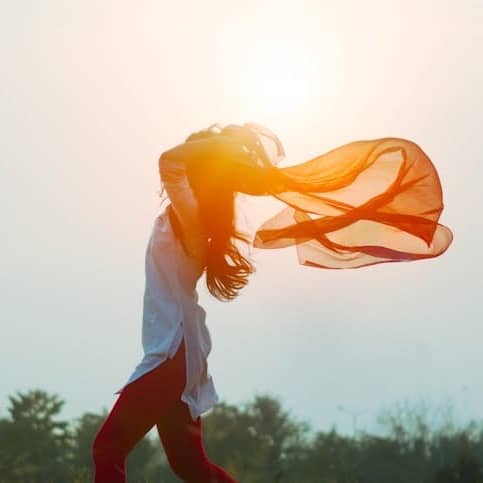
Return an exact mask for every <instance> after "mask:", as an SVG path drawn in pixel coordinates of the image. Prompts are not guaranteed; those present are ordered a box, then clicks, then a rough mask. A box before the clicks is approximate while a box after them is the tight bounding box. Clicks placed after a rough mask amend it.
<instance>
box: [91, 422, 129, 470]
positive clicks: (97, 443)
mask: <svg viewBox="0 0 483 483" xmlns="http://www.w3.org/2000/svg"><path fill="white" fill-rule="evenodd" d="M116 443H118V442H117V441H116V440H115V439H114V438H111V437H109V435H108V433H107V431H103V430H102V428H101V430H99V431H98V432H97V434H96V435H95V437H94V441H93V442H92V447H91V454H92V459H93V460H94V463H100V462H106V461H114V460H119V459H122V458H124V456H125V455H124V452H123V451H122V448H121V447H120V446H119V445H118V444H116Z"/></svg>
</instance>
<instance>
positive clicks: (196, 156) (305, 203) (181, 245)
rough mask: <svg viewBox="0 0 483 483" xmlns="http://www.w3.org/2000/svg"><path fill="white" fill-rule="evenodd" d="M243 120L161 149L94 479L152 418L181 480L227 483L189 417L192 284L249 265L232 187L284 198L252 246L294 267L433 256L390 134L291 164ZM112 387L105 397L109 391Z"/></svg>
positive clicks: (199, 364) (233, 280) (195, 361)
mask: <svg viewBox="0 0 483 483" xmlns="http://www.w3.org/2000/svg"><path fill="white" fill-rule="evenodd" d="M283 156H284V151H283V147H282V145H281V143H280V141H279V139H278V138H277V137H276V136H275V134H273V133H272V132H271V131H270V130H268V129H266V128H264V127H262V126H259V125H255V124H245V125H243V126H237V125H229V126H227V127H225V128H223V129H220V128H219V127H217V126H211V127H210V128H208V129H205V130H203V131H200V132H198V133H194V134H192V135H191V136H189V137H188V139H187V140H186V141H185V142H184V143H182V144H180V145H178V146H176V147H174V148H173V149H170V150H168V151H165V152H164V153H163V154H162V155H161V157H160V161H159V174H160V178H161V183H162V184H163V185H164V188H165V189H166V192H167V194H168V196H169V199H170V201H171V203H170V205H168V207H167V208H166V209H165V210H164V211H163V212H162V213H161V214H160V215H159V216H158V217H157V218H156V220H155V222H154V226H153V230H152V233H151V238H150V241H149V244H148V247H147V251H146V288H145V294H144V307H143V331H142V343H143V348H144V353H145V355H144V358H143V360H142V361H141V363H140V364H139V365H138V366H137V367H136V368H135V370H134V372H133V373H132V375H131V376H130V378H129V379H128V381H127V382H126V384H125V385H124V386H123V388H121V389H120V390H119V391H117V393H119V394H120V395H119V397H118V399H117V401H116V403H115V404H114V406H113V408H112V409H111V411H110V413H109V415H108V417H107V418H106V420H105V421H104V423H103V425H102V426H101V428H100V429H99V431H98V433H97V434H96V437H95V440H94V444H93V458H94V462H95V482H96V483H100V482H103V483H107V482H109V483H110V482H124V481H125V477H126V476H125V466H124V460H125V458H126V456H127V454H128V453H129V452H130V451H131V450H132V448H133V447H134V446H135V445H136V443H137V442H138V441H139V440H140V439H141V438H142V437H143V436H144V435H145V434H146V433H147V432H148V431H149V430H150V429H151V428H152V427H153V426H154V425H156V427H157V430H158V434H159V437H160V439H161V442H162V444H163V447H164V450H165V452H166V455H167V458H168V461H169V463H170V465H171V468H172V469H173V471H174V472H175V473H176V474H177V475H178V476H179V477H180V478H181V479H182V480H184V481H187V482H234V481H236V480H235V478H234V477H233V476H231V475H229V474H228V473H227V472H226V471H225V470H223V469H222V468H221V467H220V466H218V465H216V464H215V463H213V462H211V461H209V460H208V458H207V456H206V453H205V450H204V447H203V441H202V432H201V414H202V413H204V412H206V411H207V410H209V409H210V408H212V407H213V406H214V405H215V404H216V403H217V402H218V395H217V393H216V391H215V388H214V385H213V380H212V377H211V375H209V373H208V370H207V357H208V354H209V353H210V350H211V339H210V335H209V331H208V328H207V326H206V324H205V317H206V313H205V311H204V309H203V308H202V307H201V306H200V305H199V304H198V295H197V291H196V284H197V281H198V280H199V278H200V277H201V275H202V274H203V273H205V274H206V284H207V287H208V290H209V292H210V293H211V294H212V295H213V296H214V297H216V298H218V299H219V300H225V301H229V300H232V299H234V298H235V297H236V296H237V295H238V293H239V291H240V290H241V289H242V288H243V287H244V286H245V285H246V284H247V282H248V277H249V275H250V274H251V273H253V271H254V266H253V264H252V262H251V261H250V260H249V259H247V258H246V257H245V256H244V255H242V254H241V253H240V251H239V249H238V247H237V246H236V244H235V242H236V240H239V241H244V242H246V243H250V239H249V236H248V235H247V234H244V233H240V232H239V231H237V229H236V223H235V216H234V199H235V196H236V193H238V192H241V193H247V194H251V195H258V196H260V195H273V196H276V197H277V198H278V199H280V200H282V201H284V202H285V203H286V204H287V207H286V208H285V209H284V210H282V211H281V212H280V213H279V214H277V215H276V216H274V217H273V218H271V219H269V220H268V221H266V222H265V223H263V224H262V226H261V227H260V228H259V230H257V232H256V236H255V240H254V243H253V244H254V246H255V247H260V248H279V247H286V246H290V245H295V246H296V249H297V254H298V258H299V263H301V264H303V265H307V266H314V267H323V268H355V267H362V266H366V265H371V264H375V263H382V262H392V261H403V260H418V259H422V258H431V257H435V256H438V255H440V254H441V253H443V252H444V251H445V250H446V248H447V247H448V246H449V244H450V243H451V240H452V233H451V231H450V230H449V229H448V228H446V227H444V226H443V225H440V224H439V223H438V220H439V216H440V214H441V211H442V208H443V204H442V193H441V186H440V183H439V179H438V176H437V173H436V171H435V169H434V166H433V164H432V163H431V161H430V160H429V158H428V157H427V156H426V155H425V154H424V153H423V151H422V150H421V149H420V148H419V147H418V146H417V145H416V144H414V143H412V142H411V141H408V140H404V139H398V138H384V139H376V140H371V141H356V142H353V143H349V144H346V145H344V146H341V147H339V148H336V149H334V150H332V151H330V152H328V153H325V154H323V155H321V156H319V157H316V158H314V159H312V160H310V161H307V162H305V163H301V164H298V165H295V166H290V167H285V168H278V167H276V164H277V163H278V162H279V161H280V160H281V159H282V158H283ZM117 393H116V394H117Z"/></svg>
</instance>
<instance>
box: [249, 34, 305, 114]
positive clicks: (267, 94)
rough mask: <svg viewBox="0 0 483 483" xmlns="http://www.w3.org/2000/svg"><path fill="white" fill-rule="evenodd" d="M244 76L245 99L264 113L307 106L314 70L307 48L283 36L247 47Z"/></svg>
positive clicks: (291, 110)
mask: <svg viewBox="0 0 483 483" xmlns="http://www.w3.org/2000/svg"><path fill="white" fill-rule="evenodd" d="M245 52H246V53H247V54H246V56H247V58H246V59H245V62H243V79H241V82H242V85H241V88H242V91H243V102H244V103H245V105H247V106H248V107H249V109H250V110H251V111H252V112H253V111H255V112H256V113H258V114H260V115H268V116H270V115H276V114H282V113H290V112H293V111H295V110H298V109H303V107H304V105H305V104H306V102H308V100H309V98H310V93H311V90H312V89H311V84H312V79H313V78H314V75H313V74H314V73H313V72H312V69H311V64H310V62H309V55H308V51H307V49H306V48H304V46H303V45H301V44H296V43H294V42H292V41H290V42H288V41H287V40H285V39H283V37H282V38H281V39H278V40H275V39H274V40H271V41H269V42H266V43H264V45H263V46H260V45H254V46H251V48H246V51H245Z"/></svg>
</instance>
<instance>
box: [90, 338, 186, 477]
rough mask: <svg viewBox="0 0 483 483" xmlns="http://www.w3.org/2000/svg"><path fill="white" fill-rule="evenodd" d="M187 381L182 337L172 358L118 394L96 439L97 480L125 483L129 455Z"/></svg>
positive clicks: (171, 403) (168, 408)
mask: <svg viewBox="0 0 483 483" xmlns="http://www.w3.org/2000/svg"><path fill="white" fill-rule="evenodd" d="M185 384H186V372H185V347H184V340H182V342H181V345H180V347H179V349H178V352H177V353H176V355H175V357H173V359H169V358H168V359H166V360H165V361H164V362H163V363H162V364H160V365H159V366H157V367H156V368H155V369H153V370H152V371H150V372H148V373H147V374H144V375H143V376H141V377H140V378H139V379H137V380H135V381H133V382H131V383H130V384H128V385H127V386H126V387H125V388H124V390H123V391H122V392H121V394H120V395H119V397H118V399H117V401H116V403H115V404H114V406H113V408H112V409H111V411H110V412H109V415H108V416H107V418H106V420H105V421H104V423H103V424H102V426H101V427H100V429H99V430H98V432H97V434H96V436H95V438H94V442H93V446H92V456H93V460H94V464H95V476H94V483H125V481H126V471H125V464H124V463H125V459H126V456H127V455H128V454H129V452H130V451H131V450H132V449H133V448H134V446H135V445H136V444H137V443H138V442H139V441H140V440H141V438H142V437H143V436H144V435H145V434H146V433H147V432H148V431H149V430H150V429H151V428H152V427H153V426H154V425H155V424H156V422H157V421H159V418H160V417H162V416H163V415H164V414H165V413H167V412H168V411H169V410H170V409H171V408H172V407H173V406H174V405H175V404H176V401H177V400H178V399H180V398H181V393H182V391H183V389H184V386H185Z"/></svg>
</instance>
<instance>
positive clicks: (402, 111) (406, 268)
mask: <svg viewBox="0 0 483 483" xmlns="http://www.w3.org/2000/svg"><path fill="white" fill-rule="evenodd" d="M281 4H283V5H281ZM482 22H483V3H482V2H481V1H479V0H474V1H471V0H462V1H459V2H454V1H442V0H438V1H437V0H434V1H429V0H422V1H421V0H418V1H408V0H404V1H403V0H400V1H382V0H381V1H374V0H366V1H364V2H360V1H356V0H352V1H346V2H333V1H332V2H325V1H323V0H319V1H307V0H305V1H304V2H300V1H299V2H279V1H266V2H263V1H260V0H257V1H254V0H244V1H243V2H226V1H224V2H221V1H208V2H195V1H191V2H186V1H185V2H183V1H179V0H178V1H176V2H175V1H172V2H169V1H162V2H161V1H158V2H155V1H137V2H124V1H119V0H117V1H107V0H104V1H102V2H94V1H87V2H64V1H60V0H59V1H53V0H50V1H44V2H36V1H26V0H24V1H17V2H3V3H2V9H1V15H0V32H1V33H0V35H1V42H0V51H1V59H2V60H1V67H2V73H1V81H0V96H1V110H0V116H1V117H0V132H1V159H0V162H1V178H0V183H1V185H0V210H1V211H0V216H1V221H2V233H1V238H0V244H1V245H0V248H1V249H0V263H1V279H0V294H1V295H0V297H1V299H0V301H1V312H0V317H1V328H2V337H1V343H0V367H1V369H2V375H1V379H0V416H5V415H6V404H7V403H8V401H7V395H9V394H13V393H14V392H15V391H17V390H21V391H26V390H28V389H32V388H37V387H39V388H42V389H46V390H48V391H49V392H54V393H57V394H59V395H60V396H61V397H63V398H65V400H66V401H67V403H66V406H65V410H64V413H63V414H64V416H65V417H67V418H69V419H70V418H74V417H77V416H80V415H81V413H83V412H84V411H100V410H101V409H102V407H106V408H110V407H111V406H112V404H113V403H114V400H115V397H116V396H114V394H113V393H114V392H115V391H116V390H117V389H118V388H119V387H120V386H121V385H122V384H123V383H124V382H125V381H126V379H127V377H128V376H129V375H130V374H131V372H132V370H133V369H134V367H135V365H136V364H137V363H138V362H139V361H140V359H141V357H142V348H141V315H142V312H141V311H142V295H143V290H144V252H145V247H146V243H147V240H148V237H149V233H150V230H151V226H152V222H153V220H154V218H155V216H156V215H157V214H158V212H159V209H160V208H159V198H158V190H159V188H160V185H159V180H158V173H157V159H158V157H159V154H160V153H161V152H162V151H163V150H165V149H166V148H168V147H170V146H172V145H174V144H177V143H179V142H181V141H182V140H183V139H184V138H185V137H186V136H187V135H188V134H189V133H190V132H192V131H194V130H199V129H201V128H203V127H205V126H207V125H209V124H211V123H213V122H220V123H229V122H236V123H242V122H247V121H254V122H259V123H262V124H266V125H267V126H269V127H270V128H271V129H273V130H274V131H275V132H276V133H277V134H279V136H280V138H281V140H282V142H283V143H284V145H285V148H286V152H287V159H286V161H285V162H284V163H283V164H282V165H290V164H295V163H299V162H302V161H305V160H307V159H309V158H311V157H314V156H316V155H318V154H321V153H323V152H325V151H328V150H330V149H332V148H334V147H336V146H339V145H341V144H344V143H346V142H349V141H354V140H360V139H372V138H377V137H386V136H396V137H405V138H409V139H411V140H413V141H415V142H416V143H418V144H419V145H420V146H421V147H422V148H423V150H424V151H425V152H426V153H427V154H428V155H429V156H430V157H431V159H432V160H433V162H434V164H435V165H436V167H437V169H438V172H439V174H440V177H441V182H442V185H443V189H444V201H445V211H444V212H443V216H442V218H441V221H442V223H444V224H446V225H447V226H449V227H450V228H451V229H452V230H453V231H454V234H455V239H454V243H453V245H452V246H451V247H450V249H449V250H448V251H447V252H446V253H445V254H444V255H443V256H442V257H440V258H436V259H433V260H426V261H421V262H414V263H401V264H386V265H378V266H373V267H367V268H364V269H359V270H348V271H329V270H323V269H316V268H309V267H301V266H299V265H298V263H297V259H296V253H295V249H283V250H266V251H262V250H257V251H256V252H255V254H254V257H255V261H256V263H257V267H258V271H257V273H256V274H255V275H254V276H253V277H252V279H251V282H250V285H249V286H248V287H247V288H246V289H245V290H244V291H243V293H242V295H241V296H240V297H239V299H237V300H236V301H235V302H232V303H228V304H223V303H220V302H217V301H216V300H214V299H212V298H210V297H209V296H208V294H207V291H206V289H205V288H204V285H203V283H204V280H202V281H201V282H200V284H199V293H200V301H201V303H202V305H203V306H204V307H205V308H206V310H207V313H208V315H207V324H208V327H209V329H210V332H211V335H212V340H213V349H212V352H211V354H210V356H209V359H208V362H209V372H210V373H211V374H212V376H213V379H214V382H215V387H216V389H217V392H218V394H219V395H220V398H221V399H222V400H225V401H226V402H228V403H232V404H239V403H242V402H244V401H247V400H250V399H252V397H253V396H254V394H255V393H265V392H267V393H270V394H272V395H274V396H276V397H279V398H280V400H281V402H282V404H283V406H284V408H285V409H287V410H289V411H291V413H292V415H294V416H295V417H297V418H298V419H302V420H306V421H308V422H310V423H311V424H312V425H313V427H314V429H317V430H327V429H329V428H330V427H331V426H332V425H333V424H335V425H337V428H338V429H339V430H340V431H342V432H350V431H351V430H352V429H353V424H352V419H353V418H352V417H351V414H350V413H357V412H363V411H365V412H363V413H362V414H361V415H360V416H359V418H358V421H357V424H358V427H359V428H361V429H362V428H365V429H368V430H372V429H373V428H375V420H376V416H377V414H378V413H379V412H380V410H381V409H382V408H383V407H385V406H386V405H388V406H390V405H392V404H394V403H396V402H400V401H403V400H409V401H416V400H420V399H421V398H423V399H425V400H427V401H429V402H430V403H431V404H433V405H434V407H437V406H438V405H439V404H440V403H441V402H443V403H444V402H448V401H450V402H451V403H453V404H454V405H455V408H456V412H457V416H458V417H459V418H461V419H463V420H466V419H468V418H475V419H479V420H481V419H483V384H482V376H481V374H482V365H483V351H482V341H483V308H482V304H481V301H480V297H481V293H482V283H481V276H482V273H483V263H482V261H481V256H480V255H481V251H482V250H481V247H482V243H483V229H482V224H481V221H480V211H481V209H482V207H483V203H482V194H481V186H482V182H483V168H482V163H483V156H482V154H481V153H482V148H481V145H482V141H483V87H482V86H483V63H482V62H481V59H482V55H483V54H482V52H483V33H482V30H481V24H482ZM278 207H279V204H278V203H277V202H275V201H273V200H269V199H267V200H264V199H260V198H257V199H256V198H251V199H249V200H246V201H245V202H244V212H245V214H246V216H247V217H248V223H249V225H250V227H251V228H252V229H253V230H254V229H255V228H256V227H257V226H258V224H259V223H261V222H262V221H263V220H264V219H265V218H267V217H268V216H270V215H271V214H272V213H275V211H276V209H278ZM337 406H344V407H345V408H346V409H345V411H341V410H340V409H338V408H337Z"/></svg>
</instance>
